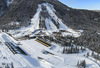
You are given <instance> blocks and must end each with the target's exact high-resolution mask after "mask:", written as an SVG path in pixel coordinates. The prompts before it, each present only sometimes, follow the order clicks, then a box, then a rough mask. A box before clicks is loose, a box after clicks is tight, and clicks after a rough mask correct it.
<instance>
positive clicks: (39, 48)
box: [0, 33, 100, 68]
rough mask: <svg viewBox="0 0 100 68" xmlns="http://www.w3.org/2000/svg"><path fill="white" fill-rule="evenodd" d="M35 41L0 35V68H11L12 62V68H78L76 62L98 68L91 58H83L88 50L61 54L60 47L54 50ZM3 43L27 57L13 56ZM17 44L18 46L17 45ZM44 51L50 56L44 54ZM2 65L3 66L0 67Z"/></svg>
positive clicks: (21, 55)
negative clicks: (84, 62) (10, 44)
mask: <svg viewBox="0 0 100 68" xmlns="http://www.w3.org/2000/svg"><path fill="white" fill-rule="evenodd" d="M35 40H36V39H31V40H23V41H16V40H14V39H13V38H12V37H10V36H9V35H7V34H6V33H0V67H3V68H4V67H5V66H7V65H8V66H9V67H11V62H12V63H13V66H14V68H78V67H77V62H78V61H81V60H85V61H86V66H87V67H86V68H100V65H99V64H100V63H99V62H98V63H97V62H96V61H95V60H94V59H93V58H92V57H91V56H90V57H89V58H87V57H85V56H83V55H84V54H87V53H88V52H89V53H91V51H90V50H88V49H86V51H85V52H83V53H79V54H62V47H61V46H59V45H55V44H53V46H54V47H55V48H51V47H46V46H44V45H42V44H40V43H39V42H37V41H35ZM5 42H11V43H13V44H14V45H15V46H16V47H19V48H21V49H22V50H23V51H24V52H25V53H26V54H27V55H23V54H20V53H19V54H13V53H12V52H11V50H10V49H9V48H8V47H7V46H6V45H5ZM18 42H20V45H17V43H18ZM53 46H52V47H53ZM44 51H48V52H50V53H52V54H45V53H43V52H44ZM3 63H5V65H2V64H3Z"/></svg>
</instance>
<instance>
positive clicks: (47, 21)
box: [45, 18, 58, 31]
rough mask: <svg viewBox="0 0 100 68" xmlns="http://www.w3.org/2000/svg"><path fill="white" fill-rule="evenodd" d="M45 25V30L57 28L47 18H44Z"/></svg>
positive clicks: (55, 29)
mask: <svg viewBox="0 0 100 68" xmlns="http://www.w3.org/2000/svg"><path fill="white" fill-rule="evenodd" d="M45 25H46V27H47V30H51V31H57V30H58V29H57V27H56V26H55V25H54V24H53V22H52V21H51V20H50V19H48V18H46V20H45Z"/></svg>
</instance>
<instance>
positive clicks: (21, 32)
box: [9, 3, 82, 38]
mask: <svg viewBox="0 0 100 68" xmlns="http://www.w3.org/2000/svg"><path fill="white" fill-rule="evenodd" d="M41 5H44V6H46V8H47V10H46V11H47V12H48V13H49V15H50V17H48V18H46V19H45V20H44V21H45V25H44V26H46V28H47V29H46V30H45V29H43V28H41V30H39V29H40V27H39V21H40V15H41V14H40V13H41V11H42V9H41ZM55 12H56V10H55V9H54V7H53V5H51V4H49V3H43V4H39V5H38V8H37V12H36V14H35V15H34V16H33V18H32V19H31V25H29V26H28V27H21V28H20V29H18V30H14V31H13V30H12V31H9V33H10V34H12V36H13V37H15V38H21V37H23V36H26V35H30V36H34V35H35V34H37V33H38V32H39V31H44V32H45V33H46V34H47V35H52V32H59V31H60V30H65V31H67V32H63V33H62V35H63V36H67V35H71V36H73V37H79V36H80V35H81V33H82V30H73V29H71V28H69V27H67V26H66V25H65V24H64V23H63V22H62V20H61V19H60V18H58V17H57V15H56V14H55ZM52 19H54V21H55V22H56V24H57V25H58V26H57V25H55V24H54V22H53V21H52ZM17 24H18V23H17Z"/></svg>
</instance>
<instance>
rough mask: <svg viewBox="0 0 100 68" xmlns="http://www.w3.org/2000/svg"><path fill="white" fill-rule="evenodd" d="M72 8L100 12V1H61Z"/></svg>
mask: <svg viewBox="0 0 100 68" xmlns="http://www.w3.org/2000/svg"><path fill="white" fill-rule="evenodd" d="M59 1H61V2H62V3H64V4H66V5H67V6H69V7H72V8H78V9H89V10H100V0H59Z"/></svg>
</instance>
